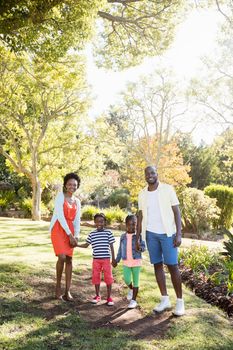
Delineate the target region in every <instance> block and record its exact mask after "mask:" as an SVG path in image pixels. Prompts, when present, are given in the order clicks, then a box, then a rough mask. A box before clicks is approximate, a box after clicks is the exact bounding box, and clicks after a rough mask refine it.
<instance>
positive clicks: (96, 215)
mask: <svg viewBox="0 0 233 350" xmlns="http://www.w3.org/2000/svg"><path fill="white" fill-rule="evenodd" d="M97 218H103V219H104V221H106V216H105V215H104V213H97V214H95V216H94V221H95V220H96V219H97Z"/></svg>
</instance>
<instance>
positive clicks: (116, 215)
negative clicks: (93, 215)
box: [103, 206, 126, 224]
mask: <svg viewBox="0 0 233 350" xmlns="http://www.w3.org/2000/svg"><path fill="white" fill-rule="evenodd" d="M103 212H104V214H105V216H106V219H107V223H108V224H111V223H112V222H124V221H125V217H126V213H125V212H124V210H122V209H121V208H120V207H119V206H116V207H110V208H108V209H104V211H103Z"/></svg>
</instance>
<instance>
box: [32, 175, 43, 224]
mask: <svg viewBox="0 0 233 350" xmlns="http://www.w3.org/2000/svg"><path fill="white" fill-rule="evenodd" d="M40 205H41V186H40V181H39V179H38V178H37V177H36V178H35V180H34V181H33V183H32V220H34V221H36V220H40V219H41V211H40Z"/></svg>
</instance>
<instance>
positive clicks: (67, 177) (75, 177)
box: [63, 173, 81, 188]
mask: <svg viewBox="0 0 233 350" xmlns="http://www.w3.org/2000/svg"><path fill="white" fill-rule="evenodd" d="M70 179H74V180H76V181H77V185H78V188H79V186H80V182H81V180H80V177H79V176H78V175H77V174H75V173H69V174H66V175H65V176H64V179H63V188H65V186H66V184H67V182H68V181H69V180H70Z"/></svg>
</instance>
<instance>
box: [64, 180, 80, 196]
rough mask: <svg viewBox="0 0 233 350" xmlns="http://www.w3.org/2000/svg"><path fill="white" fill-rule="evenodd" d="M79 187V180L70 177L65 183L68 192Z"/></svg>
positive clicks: (72, 191)
mask: <svg viewBox="0 0 233 350" xmlns="http://www.w3.org/2000/svg"><path fill="white" fill-rule="evenodd" d="M77 188H78V182H77V180H75V179H69V180H68V181H67V183H66V185H65V189H66V192H68V193H71V194H72V193H74V192H75V191H76V190H77Z"/></svg>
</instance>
